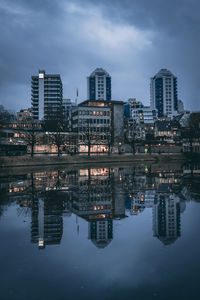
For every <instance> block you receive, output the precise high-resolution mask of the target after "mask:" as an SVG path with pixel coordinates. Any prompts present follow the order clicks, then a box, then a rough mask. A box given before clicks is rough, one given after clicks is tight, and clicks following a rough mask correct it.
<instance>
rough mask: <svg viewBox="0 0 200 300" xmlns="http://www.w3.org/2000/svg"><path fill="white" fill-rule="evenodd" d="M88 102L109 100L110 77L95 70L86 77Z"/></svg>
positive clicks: (101, 71)
mask: <svg viewBox="0 0 200 300" xmlns="http://www.w3.org/2000/svg"><path fill="white" fill-rule="evenodd" d="M87 90H88V100H111V77H110V75H109V74H108V73H107V72H106V71H105V70H104V69H102V68H97V69H96V70H94V72H92V73H91V75H90V76H89V77H87Z"/></svg>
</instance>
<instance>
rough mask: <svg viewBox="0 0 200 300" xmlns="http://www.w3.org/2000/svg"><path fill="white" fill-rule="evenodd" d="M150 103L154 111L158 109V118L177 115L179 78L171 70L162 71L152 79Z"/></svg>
mask: <svg viewBox="0 0 200 300" xmlns="http://www.w3.org/2000/svg"><path fill="white" fill-rule="evenodd" d="M150 102H151V107H152V109H157V112H158V118H162V117H164V116H168V117H173V116H175V115H177V111H178V95H177V77H175V76H174V75H173V74H172V73H171V72H170V71H169V70H167V69H161V70H160V71H159V72H158V73H157V74H156V75H155V76H154V77H152V78H151V85H150Z"/></svg>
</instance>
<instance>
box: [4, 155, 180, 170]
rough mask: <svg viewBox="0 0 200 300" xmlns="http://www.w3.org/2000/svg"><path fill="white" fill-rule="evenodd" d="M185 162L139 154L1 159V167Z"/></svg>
mask: <svg viewBox="0 0 200 300" xmlns="http://www.w3.org/2000/svg"><path fill="white" fill-rule="evenodd" d="M177 160H182V161H184V160H185V157H184V156H183V155H182V154H170V155H168V154H167V155H166V154H159V155H158V154H153V155H146V154H137V155H131V154H126V155H124V154H123V155H119V154H112V155H110V156H100V155H98V156H90V157H88V156H84V155H75V156H61V157H56V156H35V157H33V158H32V157H30V156H27V155H26V156H15V157H1V158H0V166H1V169H2V168H13V167H28V166H50V165H83V164H97V163H116V162H117V163H122V162H136V163H138V162H140V163H142V162H144V161H146V162H152V163H157V162H160V161H165V162H166V161H177Z"/></svg>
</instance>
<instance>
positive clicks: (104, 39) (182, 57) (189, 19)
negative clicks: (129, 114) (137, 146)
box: [0, 0, 200, 109]
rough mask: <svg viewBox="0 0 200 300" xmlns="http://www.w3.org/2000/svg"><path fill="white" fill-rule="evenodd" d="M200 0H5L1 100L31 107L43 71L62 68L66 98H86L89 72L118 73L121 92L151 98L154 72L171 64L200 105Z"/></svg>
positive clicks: (0, 11) (184, 94) (188, 96)
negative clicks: (33, 82) (36, 77)
mask: <svg viewBox="0 0 200 300" xmlns="http://www.w3.org/2000/svg"><path fill="white" fill-rule="evenodd" d="M199 8H200V4H199V3H198V1H194V0H174V1H172V0H170V1H164V0H163V1H162V0H152V1H149V0H140V1H136V0H135V1H134V0H121V1H120V0H113V1H112V0H109V1H108V0H107V1H105V0H104V1H103V0H101V1H97V0H84V1H83V0H81V1H80V0H73V1H72V0H71V1H70V0H68V1H65V0H60V1H55V0H42V1H41V0H32V1H27V0H15V1H12V0H5V1H1V2H0V67H1V72H0V102H1V103H3V104H4V105H6V106H7V107H8V108H15V109H19V108H21V107H27V106H30V78H31V75H32V74H36V73H37V71H38V69H39V68H41V69H46V71H47V72H49V73H51V72H52V73H60V74H61V76H62V79H63V84H64V96H65V97H71V98H73V97H74V96H75V91H76V87H78V88H79V94H80V96H81V97H80V98H81V99H80V100H83V99H85V98H86V76H87V75H88V74H89V73H90V72H91V71H92V70H93V69H94V68H95V67H98V66H102V67H104V68H105V69H106V70H107V71H108V72H109V73H110V74H111V76H112V81H113V97H114V98H116V99H122V100H126V99H127V98H128V97H137V98H138V99H140V100H142V101H144V102H145V103H146V104H147V103H148V101H149V77H151V76H153V75H154V74H155V73H156V72H157V71H158V70H159V69H160V68H162V67H165V68H168V69H170V70H171V71H172V72H173V73H174V74H175V75H176V76H177V77H178V83H179V97H180V98H182V99H183V101H184V102H185V104H186V107H187V108H190V109H200V106H199V105H200V104H199V102H200V101H199V94H200V89H199V75H200V74H199V59H198V53H197V51H198V49H199V47H200V38H199V29H200V18H199V16H198V12H199Z"/></svg>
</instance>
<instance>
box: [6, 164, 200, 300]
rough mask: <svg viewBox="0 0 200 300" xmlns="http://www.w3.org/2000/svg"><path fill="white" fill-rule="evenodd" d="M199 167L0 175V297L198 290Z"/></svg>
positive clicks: (169, 295)
mask: <svg viewBox="0 0 200 300" xmlns="http://www.w3.org/2000/svg"><path fill="white" fill-rule="evenodd" d="M199 178H200V170H199V168H198V166H192V168H191V166H189V165H188V166H187V165H185V166H181V165H162V166H161V165H160V166H158V165H152V166H145V165H141V166H135V167H129V168H127V167H121V168H116V167H113V168H111V167H108V168H107V167H103V168H102V167H98V168H90V169H86V168H85V169H84V168H82V169H76V170H75V169H74V170H73V169H71V170H70V169H64V168H62V169H59V170H58V169H52V170H46V171H45V170H43V171H37V172H31V171H23V170H20V171H19V170H17V171H16V174H12V175H5V174H3V175H2V174H1V176H0V180H1V181H0V182H1V183H0V195H1V196H0V240H1V246H0V286H1V289H0V299H2V300H7V299H10V300H12V299H14V300H15V299H19V300H23V299H28V300H35V299H48V300H51V299H58V300H62V299H140V300H142V299H199V297H200V296H199V291H200V283H199V279H200V259H199V256H200V238H199V236H200V235H199V231H200V180H199Z"/></svg>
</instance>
